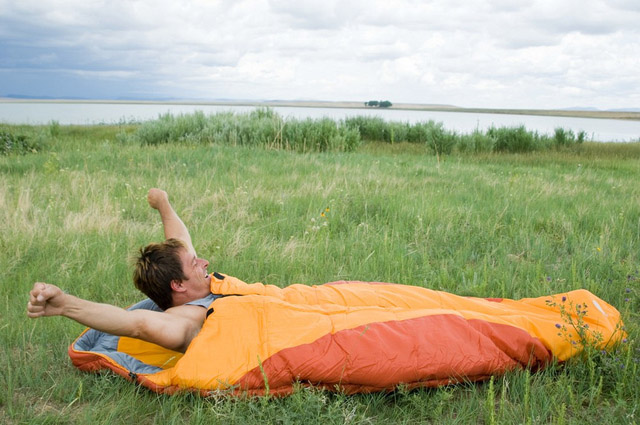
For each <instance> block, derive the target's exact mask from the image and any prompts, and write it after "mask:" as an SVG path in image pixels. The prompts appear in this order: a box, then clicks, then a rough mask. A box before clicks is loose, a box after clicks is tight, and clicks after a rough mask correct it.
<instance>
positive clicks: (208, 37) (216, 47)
mask: <svg viewBox="0 0 640 425" xmlns="http://www.w3.org/2000/svg"><path fill="white" fill-rule="evenodd" d="M639 5H640V3H638V2H637V1H634V0H629V1H625V0H608V1H607V0H583V1H579V0H567V1H563V2H557V1H554V0H533V1H531V2H513V1H509V0H493V1H484V2H467V1H463V0H456V1H452V0H432V1H412V0H400V1H395V2H388V1H381V0H373V1H364V0H358V1H350V2H341V1H338V0H327V1H325V2H317V1H311V0H299V1H288V0H239V1H232V0H193V1H183V2H180V1H173V0H171V1H169V0H158V1H151V0H138V1H124V0H113V1H106V0H94V1H89V0H64V1H63V0H59V1H44V2H43V1H41V0H21V1H19V2H16V1H10V0H0V56H1V57H3V63H2V64H0V70H1V71H2V72H3V75H7V74H8V73H9V74H10V73H15V75H13V76H12V78H9V79H6V81H11V82H12V83H11V84H13V85H14V86H15V82H16V81H18V82H19V81H20V75H21V74H20V73H24V75H28V76H29V83H30V84H29V85H27V84H26V80H25V84H24V87H29V88H28V90H32V91H33V92H31V93H24V94H30V95H34V94H36V95H37V94H41V95H47V94H48V93H46V92H44V91H46V88H47V87H48V86H50V84H47V82H48V80H47V79H50V78H51V76H52V75H56V76H58V75H60V74H61V73H62V74H67V75H68V78H70V79H71V78H73V76H74V75H75V76H80V77H81V78H83V84H82V87H83V93H84V94H85V95H91V93H90V90H88V89H87V87H94V88H95V93H98V92H100V93H101V96H108V95H109V94H110V93H109V92H105V90H116V89H117V90H119V91H120V92H118V93H111V94H112V96H113V97H120V96H129V95H130V93H127V87H131V90H130V91H131V92H132V93H133V92H136V93H139V92H140V87H145V91H144V92H145V93H148V92H153V93H155V94H156V95H158V96H172V97H190V96H196V97H200V98H207V97H208V98H220V97H223V98H243V99H247V98H279V99H310V98H317V99H324V100H331V99H340V100H357V101H360V100H362V99H364V100H367V99H370V98H388V99H390V100H392V101H394V102H396V103H399V102H427V103H448V104H458V105H461V106H486V107H539V108H554V107H566V106H575V105H584V106H596V107H600V108H614V107H639V105H640V99H639V97H638V96H639V95H638V93H636V92H637V90H636V88H637V87H640V77H638V76H637V74H638V72H637V69H638V68H639V65H640V63H639V61H640V42H639V41H638V40H640V34H639V30H638V28H637V27H638V25H637V22H638V21H639V20H640V19H639V18H640V6H639ZM45 71H46V72H45ZM38 75H41V78H40V80H38V77H37V76H38ZM92 79H93V83H91V81H92ZM114 80H118V81H119V82H120V83H119V84H118V85H117V86H111V85H108V84H106V83H105V81H114ZM34 81H35V82H38V81H39V84H34ZM92 84H93V85H92ZM21 87H22V86H21ZM65 87H69V88H71V89H72V88H73V84H72V83H69V84H68V86H65ZM113 87H116V89H114V88H113ZM153 87H155V88H156V89H155V90H154V89H153ZM101 90H102V91H101ZM14 92H15V90H14V87H8V86H6V85H3V83H2V82H0V95H2V94H7V93H14ZM103 92H105V93H103ZM68 95H69V96H81V95H83V94H82V93H69V94H68ZM96 96H97V94H96Z"/></svg>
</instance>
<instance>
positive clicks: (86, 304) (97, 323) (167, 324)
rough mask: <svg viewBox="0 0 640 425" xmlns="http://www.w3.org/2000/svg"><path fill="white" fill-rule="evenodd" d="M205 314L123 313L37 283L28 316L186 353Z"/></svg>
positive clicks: (185, 310)
mask: <svg viewBox="0 0 640 425" xmlns="http://www.w3.org/2000/svg"><path fill="white" fill-rule="evenodd" d="M205 314H206V311H205V309H203V308H200V307H196V306H180V307H174V308H171V309H168V310H166V311H165V312H163V313H162V312H157V311H150V310H131V311H128V310H124V309H121V308H119V307H116V306H113V305H109V304H101V303H95V302H91V301H87V300H84V299H82V298H78V297H74V296H72V295H68V294H65V293H64V292H62V290H60V288H58V287H57V286H55V285H50V284H47V283H42V282H37V283H35V284H34V285H33V289H32V290H31V292H30V293H29V302H28V304H27V315H28V316H29V317H31V318H32V319H35V318H38V317H45V316H65V317H68V318H70V319H73V320H75V321H76V322H79V323H81V324H83V325H85V326H89V327H90V328H93V329H97V330H99V331H102V332H107V333H110V334H112V335H118V336H128V337H132V338H139V339H142V340H144V341H147V342H152V343H154V344H158V345H160V346H162V347H165V348H168V349H170V350H175V351H180V352H184V351H185V350H186V349H187V347H188V346H189V343H190V342H191V340H192V339H193V338H194V337H195V336H196V335H197V333H198V332H199V331H200V328H201V327H202V323H203V321H204V318H205Z"/></svg>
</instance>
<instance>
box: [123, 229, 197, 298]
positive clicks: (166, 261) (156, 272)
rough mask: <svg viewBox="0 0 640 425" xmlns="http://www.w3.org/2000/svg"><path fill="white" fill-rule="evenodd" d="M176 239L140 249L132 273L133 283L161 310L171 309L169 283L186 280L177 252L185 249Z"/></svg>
mask: <svg viewBox="0 0 640 425" xmlns="http://www.w3.org/2000/svg"><path fill="white" fill-rule="evenodd" d="M185 248H186V247H185V245H184V243H182V241H180V240H178V239H167V240H166V241H164V242H161V243H151V244H149V245H147V246H145V247H144V248H140V256H139V257H138V258H136V260H135V264H134V267H135V269H134V271H133V283H134V284H135V285H136V288H138V289H139V290H140V291H142V292H143V293H144V294H145V295H146V296H148V297H149V298H151V299H152V300H153V301H154V302H155V303H156V304H157V305H158V307H160V308H161V309H163V310H166V309H168V308H169V307H171V305H172V303H173V299H172V297H171V294H172V290H171V281H173V280H177V281H179V282H181V281H183V280H186V276H185V275H184V272H183V270H182V263H181V261H180V255H179V251H180V250H181V249H185Z"/></svg>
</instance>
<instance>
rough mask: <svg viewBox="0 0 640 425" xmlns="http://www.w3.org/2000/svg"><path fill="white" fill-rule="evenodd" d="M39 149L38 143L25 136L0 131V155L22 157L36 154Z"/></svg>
mask: <svg viewBox="0 0 640 425" xmlns="http://www.w3.org/2000/svg"><path fill="white" fill-rule="evenodd" d="M40 149H41V145H40V143H38V142H34V141H33V140H31V139H30V138H28V137H27V136H25V135H22V134H18V135H16V134H13V133H11V132H10V131H6V130H0V155H11V154H18V155H24V154H27V153H35V152H38V151H39V150H40Z"/></svg>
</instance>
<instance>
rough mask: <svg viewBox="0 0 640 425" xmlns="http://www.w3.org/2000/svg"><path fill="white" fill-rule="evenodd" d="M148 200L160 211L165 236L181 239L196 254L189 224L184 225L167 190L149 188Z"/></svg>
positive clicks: (150, 204)
mask: <svg viewBox="0 0 640 425" xmlns="http://www.w3.org/2000/svg"><path fill="white" fill-rule="evenodd" d="M147 201H148V202H149V206H150V207H151V208H154V209H156V210H158V212H159V213H160V218H161V219H162V226H163V227H164V238H165V239H171V238H173V239H179V240H181V241H182V242H184V244H185V245H186V247H187V251H189V252H190V253H192V254H193V255H195V253H196V250H195V249H194V248H193V243H192V242H191V235H190V234H189V230H188V229H187V226H185V225H184V223H183V222H182V220H181V219H180V217H179V216H178V214H176V212H175V211H174V210H173V207H172V206H171V203H170V202H169V195H167V192H165V191H164V190H162V189H156V188H152V189H149V193H148V195H147Z"/></svg>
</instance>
